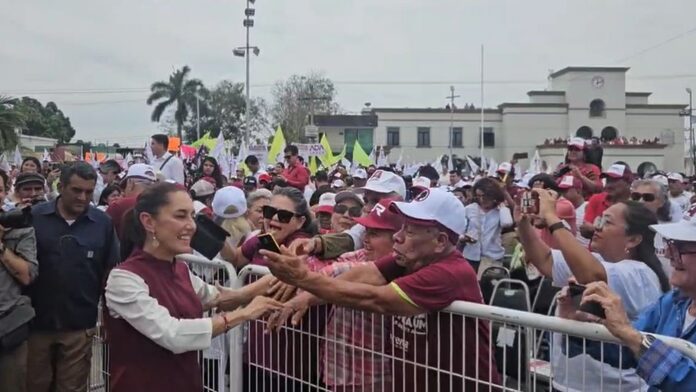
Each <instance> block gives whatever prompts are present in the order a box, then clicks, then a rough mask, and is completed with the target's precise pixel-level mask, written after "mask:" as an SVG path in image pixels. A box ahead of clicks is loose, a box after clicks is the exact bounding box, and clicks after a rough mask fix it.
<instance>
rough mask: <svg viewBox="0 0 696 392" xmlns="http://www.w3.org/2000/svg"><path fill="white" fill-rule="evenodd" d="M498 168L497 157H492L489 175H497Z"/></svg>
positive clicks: (489, 164)
mask: <svg viewBox="0 0 696 392" xmlns="http://www.w3.org/2000/svg"><path fill="white" fill-rule="evenodd" d="M497 170H498V162H496V161H495V159H493V158H491V161H490V162H489V163H488V177H495V172H496V171H497Z"/></svg>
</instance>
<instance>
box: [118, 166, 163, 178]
mask: <svg viewBox="0 0 696 392" xmlns="http://www.w3.org/2000/svg"><path fill="white" fill-rule="evenodd" d="M129 178H134V179H140V180H147V181H152V182H155V181H157V175H155V169H153V168H152V166H150V165H148V164H145V163H134V164H132V165H131V166H130V167H129V168H128V172H126V176H125V177H123V179H124V180H127V179H129Z"/></svg>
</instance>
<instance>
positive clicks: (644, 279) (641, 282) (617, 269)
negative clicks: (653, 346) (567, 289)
mask: <svg viewBox="0 0 696 392" xmlns="http://www.w3.org/2000/svg"><path fill="white" fill-rule="evenodd" d="M592 255H593V256H594V257H595V258H596V259H597V260H598V261H599V262H600V263H602V266H603V267H604V270H605V271H606V273H607V283H608V285H609V288H611V290H612V291H614V292H615V293H616V294H618V295H619V297H621V301H622V302H623V305H624V309H625V310H626V313H627V314H628V317H629V319H631V320H635V319H636V318H637V317H638V314H639V313H640V312H641V311H642V310H643V309H645V308H647V307H648V306H650V305H652V304H653V303H654V302H656V301H657V300H658V299H659V298H660V296H661V295H662V290H661V289H660V281H659V280H658V278H657V275H656V274H655V273H654V272H653V271H652V270H651V269H650V267H648V266H647V265H646V264H645V263H643V262H640V261H636V260H622V261H620V262H617V263H610V262H607V261H604V259H603V258H602V256H600V255H599V254H597V253H592ZM551 256H552V258H553V284H554V286H557V287H563V286H566V285H568V279H570V278H571V277H572V276H573V273H572V271H571V270H570V267H568V264H567V263H566V261H565V258H563V254H562V253H561V251H559V250H552V251H551ZM565 341H566V337H565V335H563V334H557V333H554V334H553V343H552V356H551V369H552V371H553V377H554V378H553V386H554V387H555V388H556V389H560V390H562V391H566V390H567V391H570V392H574V391H600V390H604V391H619V390H621V391H638V390H641V391H644V390H647V387H646V384H645V382H644V381H643V380H642V379H641V378H640V377H639V376H638V375H637V374H636V371H635V369H625V370H619V369H617V368H614V367H612V366H611V365H607V364H604V363H602V362H600V361H597V360H595V359H594V358H592V357H591V356H589V355H586V354H580V355H577V356H575V357H572V358H568V357H566V356H565V355H563V351H562V345H564V344H565ZM580 369H582V370H580ZM619 380H621V388H619ZM566 388H568V389H566Z"/></svg>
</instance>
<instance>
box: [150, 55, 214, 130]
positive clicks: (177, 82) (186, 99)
mask: <svg viewBox="0 0 696 392" xmlns="http://www.w3.org/2000/svg"><path fill="white" fill-rule="evenodd" d="M190 71H191V68H189V67H188V65H185V66H183V67H182V68H181V69H178V70H176V71H174V73H172V74H171V76H169V81H168V82H165V81H159V82H155V83H152V86H150V91H151V94H150V96H149V97H148V98H147V104H148V105H152V103H153V102H155V101H159V103H157V105H156V106H155V109H154V110H153V111H152V116H151V119H152V121H154V122H159V120H160V118H161V117H162V113H164V111H165V109H167V107H169V106H170V105H172V104H174V105H175V107H176V110H175V111H174V119H175V120H176V133H177V136H179V138H180V139H181V133H182V132H181V131H182V128H183V127H184V123H185V122H186V120H187V119H188V116H189V113H193V112H195V110H196V93H197V91H198V90H199V89H203V82H201V81H200V80H198V79H189V78H188V73H189V72H190ZM181 140H182V142H183V139H181Z"/></svg>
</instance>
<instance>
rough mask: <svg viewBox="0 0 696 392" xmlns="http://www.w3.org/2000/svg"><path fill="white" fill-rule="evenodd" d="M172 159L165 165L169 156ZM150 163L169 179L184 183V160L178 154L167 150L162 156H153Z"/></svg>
mask: <svg viewBox="0 0 696 392" xmlns="http://www.w3.org/2000/svg"><path fill="white" fill-rule="evenodd" d="M170 156H171V157H172V159H170V160H169V161H168V162H167V164H166V165H164V167H162V165H163V164H164V162H165V161H166V160H167V159H168V158H169V157H170ZM150 165H151V166H152V167H153V168H154V169H155V170H157V171H158V172H160V173H162V174H163V175H164V178H165V179H167V180H174V181H176V182H177V183H179V184H181V185H184V162H183V161H182V160H181V159H179V158H178V157H176V156H172V154H171V153H169V152H167V153H165V154H164V155H162V156H161V157H160V158H157V157H155V158H153V159H152V162H150Z"/></svg>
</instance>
